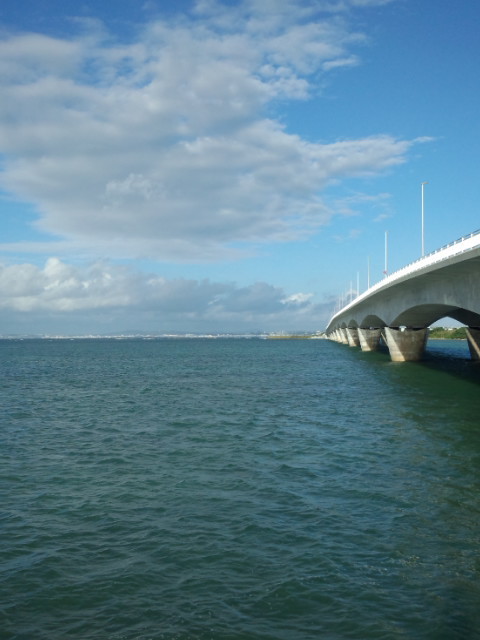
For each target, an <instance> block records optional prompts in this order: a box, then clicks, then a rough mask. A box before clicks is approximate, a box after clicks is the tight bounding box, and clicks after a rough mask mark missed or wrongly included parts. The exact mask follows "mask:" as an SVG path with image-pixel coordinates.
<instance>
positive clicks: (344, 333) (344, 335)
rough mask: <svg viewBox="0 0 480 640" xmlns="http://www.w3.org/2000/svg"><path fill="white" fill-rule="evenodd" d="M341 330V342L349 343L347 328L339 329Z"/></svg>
mask: <svg viewBox="0 0 480 640" xmlns="http://www.w3.org/2000/svg"><path fill="white" fill-rule="evenodd" d="M339 331H340V342H341V343H342V344H348V337H347V330H346V329H339Z"/></svg>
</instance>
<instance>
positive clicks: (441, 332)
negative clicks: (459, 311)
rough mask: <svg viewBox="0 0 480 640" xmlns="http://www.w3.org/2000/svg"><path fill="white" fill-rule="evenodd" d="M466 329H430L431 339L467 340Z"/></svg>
mask: <svg viewBox="0 0 480 640" xmlns="http://www.w3.org/2000/svg"><path fill="white" fill-rule="evenodd" d="M465 330H466V327H458V328H457V329H445V328H444V327H433V328H431V329H430V333H429V336H428V337H429V338H434V339H435V338H437V339H440V340H466V338H467V334H466V333H465Z"/></svg>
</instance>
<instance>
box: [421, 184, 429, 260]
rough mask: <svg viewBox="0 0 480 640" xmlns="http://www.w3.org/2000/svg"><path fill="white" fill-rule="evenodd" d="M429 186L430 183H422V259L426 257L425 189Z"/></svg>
mask: <svg viewBox="0 0 480 640" xmlns="http://www.w3.org/2000/svg"><path fill="white" fill-rule="evenodd" d="M426 184H428V182H422V258H423V256H424V255H425V215H424V212H425V207H424V202H425V198H424V189H425V185H426Z"/></svg>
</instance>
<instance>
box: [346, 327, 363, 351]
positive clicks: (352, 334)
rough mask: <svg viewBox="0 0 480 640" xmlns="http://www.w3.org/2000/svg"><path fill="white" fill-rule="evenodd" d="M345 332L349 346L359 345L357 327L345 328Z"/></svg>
mask: <svg viewBox="0 0 480 640" xmlns="http://www.w3.org/2000/svg"><path fill="white" fill-rule="evenodd" d="M346 332H347V340H348V346H349V347H359V346H360V340H359V339H358V330H357V329H350V328H349V329H346Z"/></svg>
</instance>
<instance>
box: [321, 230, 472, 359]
mask: <svg viewBox="0 0 480 640" xmlns="http://www.w3.org/2000/svg"><path fill="white" fill-rule="evenodd" d="M441 318H452V319H453V320H457V321H458V322H460V323H461V324H464V325H466V326H467V327H468V330H467V338H468V341H469V347H470V351H471V355H472V358H475V359H479V360H480V231H478V232H475V233H473V234H470V235H469V236H466V237H463V238H461V239H460V240H458V241H456V242H454V243H450V244H449V245H447V246H445V247H443V248H442V249H438V250H437V251H434V252H432V253H431V254H428V255H427V256H424V257H422V258H421V259H419V260H417V261H415V262H414V263H412V264H410V265H407V266H406V267H403V268H402V269H399V270H398V271H397V272H395V273H393V274H390V275H389V276H387V277H385V278H384V279H383V280H381V281H380V282H378V283H376V284H374V285H373V286H372V287H370V288H369V289H368V290H367V291H365V292H364V293H362V294H360V295H358V296H357V297H356V298H354V299H353V300H351V301H350V302H349V303H348V304H347V305H346V306H345V307H343V309H340V310H339V311H337V312H336V313H335V315H334V316H333V317H332V318H331V320H330V322H329V324H328V326H327V328H326V334H327V336H329V337H330V336H332V339H338V338H339V337H340V338H342V340H341V341H343V342H345V335H346V336H347V337H348V338H349V344H350V346H354V345H355V346H356V342H357V341H359V342H360V346H361V347H362V349H364V350H372V349H373V348H375V345H378V342H379V340H381V339H382V340H383V341H384V342H386V344H387V346H388V348H389V351H390V355H391V357H392V360H396V359H398V360H416V359H419V358H420V357H421V355H422V353H423V349H424V347H425V342H426V340H427V336H428V330H427V327H429V326H430V325H431V324H433V323H434V322H437V321H438V320H440V319H441ZM342 332H343V333H342Z"/></svg>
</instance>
